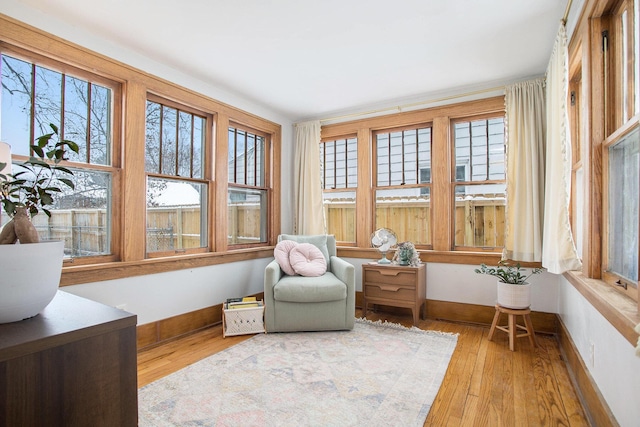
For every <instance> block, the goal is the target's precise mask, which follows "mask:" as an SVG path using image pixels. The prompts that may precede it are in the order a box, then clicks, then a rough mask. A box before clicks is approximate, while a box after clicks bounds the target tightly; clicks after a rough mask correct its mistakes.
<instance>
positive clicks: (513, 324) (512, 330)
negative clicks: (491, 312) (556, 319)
mask: <svg viewBox="0 0 640 427" xmlns="http://www.w3.org/2000/svg"><path fill="white" fill-rule="evenodd" d="M502 313H505V314H507V315H508V317H509V320H508V323H507V325H506V326H498V321H499V320H500V315H501V314H502ZM530 314H531V309H529V308H523V309H513V308H506V307H502V306H501V305H499V304H496V314H495V316H493V323H491V329H490V330H489V341H491V340H492V339H493V333H494V332H495V331H496V329H499V330H501V331H503V332H506V333H507V334H508V335H509V349H510V350H511V351H515V340H516V338H521V337H529V342H530V343H531V346H533V347H536V346H537V344H536V336H535V333H534V331H533V323H531V316H530ZM516 316H522V318H523V319H524V324H525V326H522V325H518V323H517V318H516ZM518 329H521V330H524V331H526V333H524V334H518V333H517V331H518Z"/></svg>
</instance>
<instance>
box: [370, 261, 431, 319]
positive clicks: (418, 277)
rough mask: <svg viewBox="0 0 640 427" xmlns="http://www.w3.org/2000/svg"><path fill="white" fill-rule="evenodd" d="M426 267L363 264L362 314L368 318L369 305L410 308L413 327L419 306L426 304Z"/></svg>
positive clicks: (418, 314) (423, 314)
mask: <svg viewBox="0 0 640 427" xmlns="http://www.w3.org/2000/svg"><path fill="white" fill-rule="evenodd" d="M426 271H427V267H426V264H424V263H422V264H420V265H419V266H418V267H410V266H401V265H395V264H378V263H376V262H370V263H367V264H362V291H363V297H364V304H363V305H364V309H363V313H364V315H365V316H366V315H367V308H368V307H367V305H368V304H380V305H389V306H394V307H406V308H410V309H411V312H412V314H413V324H414V325H415V324H417V323H418V318H419V317H420V315H422V317H423V318H424V317H425V316H426V314H425V313H424V312H421V309H422V307H425V308H426V305H427V273H426Z"/></svg>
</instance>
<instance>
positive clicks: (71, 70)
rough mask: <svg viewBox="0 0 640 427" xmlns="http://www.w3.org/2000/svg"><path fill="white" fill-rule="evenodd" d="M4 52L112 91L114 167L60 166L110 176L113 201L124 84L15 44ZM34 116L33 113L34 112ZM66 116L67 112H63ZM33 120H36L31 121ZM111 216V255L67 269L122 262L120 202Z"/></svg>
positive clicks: (71, 261) (0, 47) (67, 262)
mask: <svg viewBox="0 0 640 427" xmlns="http://www.w3.org/2000/svg"><path fill="white" fill-rule="evenodd" d="M0 52H2V54H6V55H8V56H11V57H13V58H16V59H19V60H22V61H25V62H27V63H30V64H32V65H33V66H36V67H42V68H46V69H50V70H52V71H55V72H58V73H60V74H62V75H63V76H71V77H75V78H78V79H81V80H84V81H86V82H88V83H89V84H91V83H95V84H99V85H100V86H103V87H105V88H108V89H109V90H111V96H112V99H111V105H110V108H111V111H110V116H111V122H110V125H111V129H110V133H111V141H110V153H108V156H107V157H108V159H109V160H110V164H107V165H102V164H92V163H89V162H78V161H62V162H61V163H60V165H61V166H64V167H67V168H70V169H73V170H77V171H87V172H101V173H108V174H109V176H110V183H111V194H109V195H108V199H109V200H111V199H112V197H113V193H114V192H115V191H116V189H117V188H119V187H120V185H121V184H122V182H121V180H120V177H121V174H120V173H119V171H120V169H121V164H120V158H121V151H120V145H121V144H120V135H121V133H122V132H121V129H122V120H121V116H122V99H123V95H122V85H121V83H120V82H119V81H118V80H116V79H112V78H109V77H108V76H103V75H100V74H97V73H95V72H94V71H93V70H85V69H83V68H80V67H76V66H73V65H71V64H67V63H65V62H63V61H61V60H60V59H59V58H50V57H47V56H45V55H42V54H39V53H37V52H32V51H29V50H27V49H24V48H22V47H19V46H16V45H14V44H9V43H6V42H4V41H2V40H1V39H0ZM32 114H33V113H32ZM62 115H64V112H62ZM31 120H32V121H33V117H32V118H31ZM57 125H58V126H59V128H60V133H61V135H60V137H61V138H63V137H64V126H63V125H62V124H61V123H58V124H57ZM34 132H35V131H34V127H33V126H31V131H30V139H31V140H32V141H33V140H34V139H35V137H36V136H37V135H35V134H34ZM87 151H89V146H87ZM12 157H13V158H14V160H16V161H19V162H23V161H26V160H28V156H23V155H15V154H14V155H13V156H12ZM87 160H90V159H89V154H87ZM110 212H111V217H110V219H109V221H110V223H111V226H110V227H109V228H110V235H109V236H108V237H109V238H110V244H109V248H110V253H109V254H102V255H94V256H84V257H65V258H64V260H63V266H72V265H73V266H79V265H91V264H96V263H104V262H113V261H117V260H118V259H119V253H118V250H117V248H118V246H119V244H120V241H121V239H122V236H121V235H119V234H117V233H114V231H113V230H116V229H117V228H118V227H119V224H120V221H119V218H120V216H121V210H120V208H119V205H118V204H117V203H113V202H111V206H110Z"/></svg>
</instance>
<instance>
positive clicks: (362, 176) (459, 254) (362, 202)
mask: <svg viewBox="0 0 640 427" xmlns="http://www.w3.org/2000/svg"><path fill="white" fill-rule="evenodd" d="M483 115H488V116H496V115H504V97H503V96H496V97H489V98H485V99H479V100H474V101H467V102H460V103H454V104H449V105H444V106H439V107H433V108H426V109H421V110H415V111H408V112H402V113H396V114H389V115H384V116H377V117H371V118H365V119H360V120H354V121H349V122H342V123H336V124H329V125H323V126H322V131H321V133H322V140H323V141H324V140H331V139H335V138H339V137H341V136H344V135H357V138H358V187H357V188H356V209H357V212H358V222H357V224H356V244H355V246H354V247H350V248H342V249H341V250H340V253H341V254H342V255H344V256H354V257H364V258H366V257H375V254H374V251H375V250H372V249H370V247H371V242H370V236H371V233H372V232H373V230H374V224H375V223H374V220H373V216H374V214H375V212H374V206H375V194H374V190H375V185H374V177H376V176H377V175H376V174H375V172H376V171H375V167H374V164H375V163H374V148H375V143H374V132H378V131H381V132H388V131H390V130H394V129H402V128H408V127H420V126H423V125H425V124H430V125H431V149H432V153H431V179H432V180H431V189H432V193H431V194H432V195H431V203H432V210H433V212H432V218H436V217H437V218H438V224H450V226H438V227H435V228H434V227H432V233H433V234H432V245H431V248H429V249H426V248H421V249H420V253H421V258H422V260H423V261H432V262H445V263H460V264H464V263H468V264H479V263H481V262H487V263H490V262H494V263H495V262H497V261H498V260H499V259H500V254H499V253H498V252H496V251H492V252H486V251H481V250H475V251H454V250H453V233H452V230H453V226H452V218H453V214H452V206H453V187H452V179H454V178H453V177H455V168H454V166H453V165H452V161H451V158H452V157H451V150H452V141H451V121H452V120H456V119H459V118H460V119H462V118H467V117H482V116H483Z"/></svg>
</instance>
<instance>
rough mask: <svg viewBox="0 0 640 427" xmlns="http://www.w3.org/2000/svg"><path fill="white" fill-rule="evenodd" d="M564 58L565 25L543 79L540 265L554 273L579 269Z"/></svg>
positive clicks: (580, 266)
mask: <svg viewBox="0 0 640 427" xmlns="http://www.w3.org/2000/svg"><path fill="white" fill-rule="evenodd" d="M568 56H569V55H568V48H567V33H566V29H565V26H564V25H563V24H560V29H559V30H558V35H557V37H556V42H555V45H554V47H553V53H552V54H551V60H550V61H549V65H548V67H547V76H546V77H547V91H546V97H547V138H546V139H547V159H546V180H545V181H546V186H545V201H546V202H545V206H544V231H543V236H542V242H543V243H542V266H543V267H545V268H546V269H547V270H548V271H549V272H551V273H555V274H561V273H564V272H565V271H568V270H579V269H580V268H582V263H581V262H580V259H579V257H578V253H577V251H576V247H575V243H574V240H573V235H572V233H571V225H570V222H569V194H570V193H569V190H570V186H571V135H570V132H569V114H568V111H567V97H568V90H569V89H568V85H569V60H568Z"/></svg>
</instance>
